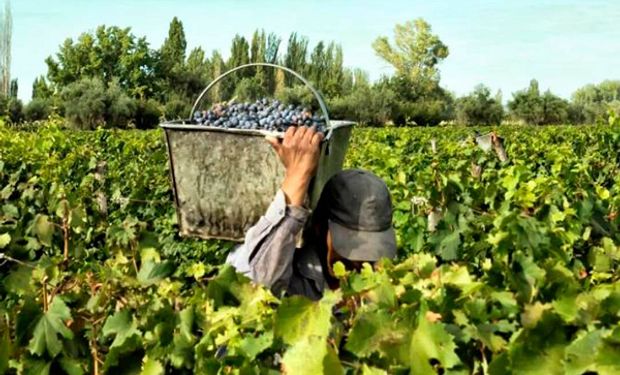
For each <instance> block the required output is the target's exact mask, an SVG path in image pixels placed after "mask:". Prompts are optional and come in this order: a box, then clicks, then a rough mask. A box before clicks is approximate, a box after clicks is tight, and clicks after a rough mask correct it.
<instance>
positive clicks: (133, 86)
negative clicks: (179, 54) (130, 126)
mask: <svg viewBox="0 0 620 375" xmlns="http://www.w3.org/2000/svg"><path fill="white" fill-rule="evenodd" d="M45 62H46V64H47V67H48V72H47V79H48V80H49V82H50V84H51V85H52V87H53V88H54V89H55V91H56V92H61V91H63V90H64V89H65V88H66V87H67V86H69V85H71V84H73V83H75V82H78V81H81V80H83V79H85V78H93V79H99V80H100V81H101V82H111V80H112V79H113V78H116V79H118V82H119V83H120V85H121V87H122V88H123V89H124V90H126V92H127V94H128V95H129V96H131V97H140V96H146V97H149V96H151V95H153V94H154V93H155V92H156V87H155V83H156V80H155V79H153V78H154V76H153V74H154V73H153V72H154V66H155V63H154V57H153V53H152V51H151V50H150V49H149V45H148V43H147V41H146V39H145V38H137V37H136V36H135V35H133V34H132V33H131V29H130V28H125V29H121V28H119V27H116V26H112V27H106V26H103V25H102V26H99V27H98V28H97V29H96V30H95V32H91V33H84V34H82V35H80V37H79V38H78V40H77V41H73V40H72V39H67V40H66V41H65V42H64V43H63V44H62V45H61V46H60V51H58V53H56V56H55V58H54V57H51V56H50V57H48V58H47V59H46V60H45ZM37 95H38V94H37Z"/></svg>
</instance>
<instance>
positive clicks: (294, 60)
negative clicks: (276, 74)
mask: <svg viewBox="0 0 620 375" xmlns="http://www.w3.org/2000/svg"><path fill="white" fill-rule="evenodd" d="M307 55H308V39H306V38H304V37H298V36H297V33H292V34H291V35H290V37H289V38H288V45H287V48H286V55H284V66H286V67H287V68H289V69H291V70H294V71H296V72H297V73H299V74H301V75H306V67H307V63H306V57H307ZM296 80H297V79H296V78H295V77H293V76H291V75H290V74H289V75H286V77H285V79H284V81H285V84H286V86H291V85H293V84H295V83H296V82H295V81H296Z"/></svg>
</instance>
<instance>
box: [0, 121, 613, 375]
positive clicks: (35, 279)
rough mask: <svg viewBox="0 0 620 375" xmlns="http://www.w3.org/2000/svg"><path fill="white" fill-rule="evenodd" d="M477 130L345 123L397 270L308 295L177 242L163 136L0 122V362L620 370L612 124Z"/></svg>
mask: <svg viewBox="0 0 620 375" xmlns="http://www.w3.org/2000/svg"><path fill="white" fill-rule="evenodd" d="M477 130H479V131H483V132H486V131H489V130H491V129H489V128H479V129H477ZM586 130H587V131H586ZM472 132H473V131H472V130H470V129H468V128H450V129H447V128H435V129H419V128H412V129H357V130H356V131H355V132H354V134H353V138H352V141H351V148H350V152H349V154H348V156H347V161H346V165H347V167H359V168H366V169H370V170H372V171H373V172H375V173H377V174H378V175H379V176H381V177H382V178H383V179H384V180H385V181H386V183H387V185H388V187H389V189H390V191H391V193H392V199H393V202H394V207H395V209H394V224H395V227H396V231H397V238H398V243H399V251H400V255H399V259H398V260H397V261H394V262H391V261H387V260H386V261H382V262H380V264H378V265H377V267H376V269H374V270H373V269H372V268H371V267H368V266H366V267H364V268H363V269H362V270H361V271H360V272H347V271H346V270H344V269H338V272H337V275H338V277H339V278H340V280H341V288H340V290H339V291H337V292H327V293H326V295H325V296H324V298H323V299H322V300H320V301H317V302H311V301H308V300H306V299H304V298H302V297H285V298H282V299H277V298H276V297H274V296H273V295H272V294H271V293H269V292H268V291H267V290H265V289H264V288H262V287H260V286H256V285H254V284H252V283H250V282H249V281H248V280H247V279H246V278H245V277H243V276H241V275H238V274H236V273H235V272H234V270H233V269H232V268H231V267H228V266H225V267H219V265H220V264H222V262H223V260H224V257H225V255H226V253H227V252H228V250H229V249H230V248H231V245H232V244H230V243H225V242H218V241H200V240H191V239H182V238H180V237H179V236H178V235H177V228H176V215H175V212H174V207H173V204H172V197H171V191H170V182H169V176H168V170H167V156H166V149H165V144H164V143H163V134H162V132H161V130H154V131H116V130H104V129H98V130H96V131H93V132H79V131H66V130H61V129H60V128H59V127H58V124H57V123H53V122H51V123H50V124H48V125H46V126H41V127H39V128H37V129H36V130H35V131H15V130H13V129H9V128H6V127H0V249H1V250H0V251H1V254H2V256H3V258H2V259H0V371H8V373H22V372H23V373H36V374H45V373H53V374H55V373H68V374H80V373H93V372H94V368H95V363H97V364H98V370H99V372H102V371H103V372H105V373H113V372H116V371H123V372H128V371H133V372H135V373H138V372H140V371H142V372H144V373H227V372H234V371H239V372H240V373H269V372H272V373H277V372H278V371H282V370H283V371H287V373H295V374H306V373H308V374H316V373H319V374H320V373H326V374H338V373H344V372H346V373H350V374H381V373H390V374H391V373H420V374H429V373H430V374H432V373H488V374H523V373H545V374H564V373H566V374H581V373H584V372H588V371H590V372H597V373H600V374H614V373H618V372H619V371H620V363H618V360H617V358H620V350H619V349H618V348H619V347H618V345H619V343H620V326H619V325H618V319H617V318H618V314H619V313H620V303H619V302H618V301H620V283H619V280H618V277H619V275H620V272H619V269H618V267H619V264H620V250H619V249H620V234H619V231H618V226H619V225H620V218H619V217H618V214H617V213H618V209H619V205H620V190H619V189H618V188H617V186H618V173H617V165H618V157H617V149H618V148H619V147H620V133H619V132H618V129H617V128H616V127H615V125H614V126H609V125H605V126H592V127H588V128H587V129H586V128H582V127H546V128H535V127H516V128H511V127H502V128H500V131H499V133H500V135H501V136H502V137H503V138H504V139H505V145H506V149H507V152H508V155H509V156H510V161H509V162H505V163H501V162H500V161H499V160H497V157H496V156H495V155H494V154H493V153H492V152H490V153H486V152H485V151H483V150H481V149H480V148H479V147H478V146H476V144H475V143H474V142H473V140H472V139H471V137H470V136H471V135H472ZM433 140H434V141H435V142H436V147H435V148H436V151H435V152H433V151H431V141H433ZM472 164H474V165H477V166H479V167H480V168H481V171H480V173H473V170H472ZM127 181H131V184H128V183H127ZM98 197H105V200H106V202H107V204H106V205H105V209H104V208H102V205H101V198H98ZM437 212H439V213H440V215H439V219H438V220H436V221H437V222H436V225H435V226H434V228H432V229H431V228H429V226H428V224H429V221H430V218H429V216H430V214H431V213H437ZM65 248H66V250H67V254H68V257H67V258H66V259H65V258H64V256H63V253H64V252H65ZM6 257H10V259H14V260H17V261H19V262H21V263H17V262H15V261H13V260H9V258H6Z"/></svg>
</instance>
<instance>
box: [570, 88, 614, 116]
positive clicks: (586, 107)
mask: <svg viewBox="0 0 620 375" xmlns="http://www.w3.org/2000/svg"><path fill="white" fill-rule="evenodd" d="M572 99H573V103H574V105H575V107H576V111H577V112H578V113H579V114H580V115H581V116H582V118H581V119H580V120H581V121H582V122H585V123H589V124H593V123H598V122H605V119H606V118H607V112H608V111H609V110H615V111H616V112H620V81H603V82H601V83H600V84H598V85H594V84H590V85H586V86H584V87H582V88H580V89H578V90H577V91H575V92H574V93H573V98H572Z"/></svg>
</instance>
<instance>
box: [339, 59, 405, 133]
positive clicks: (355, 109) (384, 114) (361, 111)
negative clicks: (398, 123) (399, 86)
mask: <svg viewBox="0 0 620 375" xmlns="http://www.w3.org/2000/svg"><path fill="white" fill-rule="evenodd" d="M352 77H353V86H352V89H351V91H350V92H349V93H348V94H347V95H345V96H340V97H336V98H332V99H330V100H329V107H330V110H331V116H332V117H333V118H335V119H344V120H353V121H355V122H357V123H359V124H364V125H379V126H381V125H384V124H385V123H386V122H387V121H389V120H390V118H391V117H392V114H393V111H394V109H395V104H396V94H395V93H394V92H393V91H392V90H391V89H390V88H389V87H388V86H387V85H377V86H374V87H373V86H371V85H370V83H369V82H368V76H367V74H366V73H365V72H363V71H361V70H359V69H356V70H354V71H353V72H352Z"/></svg>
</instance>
